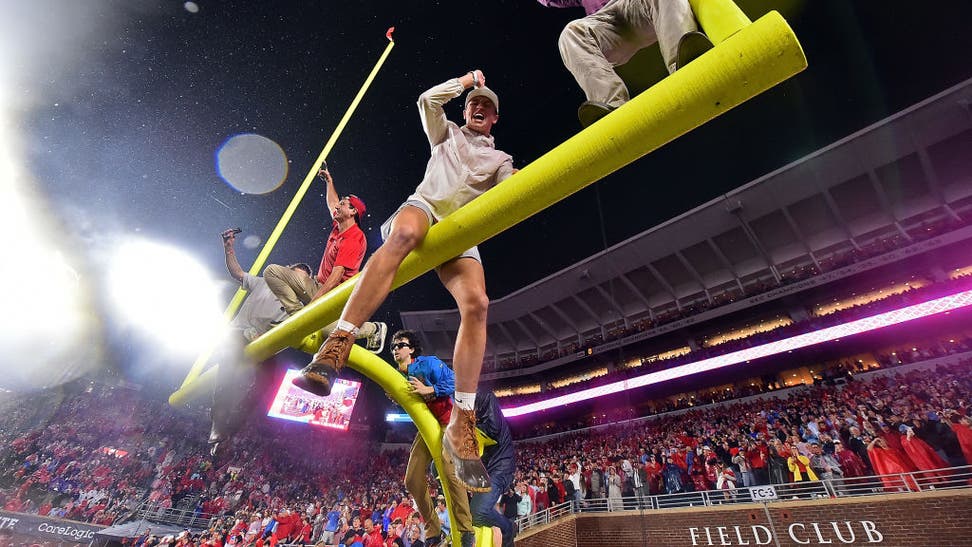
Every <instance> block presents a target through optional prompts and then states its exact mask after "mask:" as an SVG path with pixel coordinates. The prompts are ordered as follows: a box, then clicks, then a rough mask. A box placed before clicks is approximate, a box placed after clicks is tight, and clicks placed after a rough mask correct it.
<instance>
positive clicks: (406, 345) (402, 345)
mask: <svg viewBox="0 0 972 547" xmlns="http://www.w3.org/2000/svg"><path fill="white" fill-rule="evenodd" d="M391 347H392V349H402V348H411V347H413V346H412V344H409V343H408V342H395V343H394V344H392V346H391Z"/></svg>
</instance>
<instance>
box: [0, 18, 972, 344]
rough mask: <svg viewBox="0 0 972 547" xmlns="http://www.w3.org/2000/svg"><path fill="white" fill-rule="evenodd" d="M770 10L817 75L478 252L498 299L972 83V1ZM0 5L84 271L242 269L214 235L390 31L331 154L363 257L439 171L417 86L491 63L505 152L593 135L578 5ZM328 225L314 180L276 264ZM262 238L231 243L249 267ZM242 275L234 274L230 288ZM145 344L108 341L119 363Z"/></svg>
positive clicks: (318, 133)
mask: <svg viewBox="0 0 972 547" xmlns="http://www.w3.org/2000/svg"><path fill="white" fill-rule="evenodd" d="M752 4H754V5H755V4H760V5H770V4H772V3H770V2H761V1H755V2H752ZM778 5H781V6H783V8H781V9H783V10H784V11H783V13H784V16H785V17H786V18H787V19H788V20H789V21H790V23H791V24H792V25H793V27H794V29H795V31H796V34H797V36H798V37H799V39H800V40H801V43H802V44H803V47H804V49H805V51H806V55H807V58H808V61H809V69H808V70H807V71H805V72H804V73H802V74H800V75H798V76H797V77H796V78H794V79H793V80H791V81H789V82H786V83H784V84H782V85H780V86H778V87H777V88H775V89H773V90H771V91H770V92H768V93H766V94H764V95H761V96H759V97H757V98H756V99H754V100H753V101H751V102H749V103H747V104H746V105H743V106H742V107H740V108H738V109H736V110H735V111H733V112H730V113H729V114H728V115H725V116H723V117H721V118H720V119H717V120H715V121H713V122H710V123H708V124H707V125H706V126H704V127H702V128H701V129H698V130H696V131H694V132H692V133H691V134H689V135H687V136H685V137H683V138H681V139H679V140H678V142H676V143H673V144H671V145H669V146H666V147H664V148H662V149H661V150H659V151H657V152H655V153H653V154H651V155H650V156H648V157H646V158H643V159H642V160H640V161H638V162H636V163H635V164H633V165H631V166H628V167H626V168H624V169H623V170H621V171H620V172H618V173H616V174H614V175H611V176H610V177H608V178H606V179H605V180H603V181H601V182H599V183H597V184H595V185H593V186H592V187H590V188H588V189H586V190H584V191H582V192H580V193H578V194H576V195H574V196H572V197H571V198H569V199H568V200H566V201H565V202H562V203H560V204H557V205H555V206H553V207H551V208H550V209H549V210H547V211H544V212H543V213H541V214H539V215H537V216H536V217H534V218H532V219H530V220H529V221H527V222H524V223H523V224H521V225H519V226H516V227H514V228H513V229H511V230H509V231H507V232H506V233H504V234H501V235H500V236H497V237H496V238H494V239H493V240H491V241H489V242H487V243H485V244H483V245H482V246H481V250H482V254H483V256H484V261H485V266H486V273H487V283H488V289H489V292H490V294H491V296H493V297H499V296H503V295H506V294H508V293H510V292H511V291H514V290H516V289H518V288H520V287H522V286H524V285H526V284H529V283H531V282H533V281H536V280H538V279H540V278H542V277H544V276H547V275H549V274H551V273H554V272H556V271H557V270H559V269H562V268H564V267H566V266H569V265H570V264H572V263H574V262H576V261H578V260H580V259H583V258H584V257H587V256H589V255H591V254H593V253H596V252H598V251H600V250H602V249H604V248H605V247H607V246H610V245H612V244H614V243H617V242H619V241H621V240H623V239H626V238H628V237H630V236H632V235H635V234H637V233H639V232H641V231H643V230H645V229H648V228H650V227H652V226H654V225H656V224H658V223H660V222H662V221H664V220H667V219H669V218H671V217H673V216H675V215H678V214H680V213H682V212H685V211H686V210H688V209H690V208H692V207H695V206H697V205H699V204H702V203H704V202H706V201H708V200H710V199H712V198H714V197H717V196H718V195H720V194H721V193H724V192H726V191H728V190H730V189H733V188H736V187H738V186H740V185H742V184H745V183H746V182H749V181H750V180H752V179H754V178H757V177H759V176H761V175H763V174H765V173H767V172H769V171H771V170H773V169H776V168H779V167H781V166H783V165H785V164H787V163H789V162H791V161H793V160H796V159H799V158H800V157H802V156H804V155H806V154H808V153H810V152H813V151H815V150H817V149H819V148H821V147H823V146H826V145H828V144H830V143H831V142H833V141H835V140H837V139H839V138H842V137H844V136H846V135H848V134H850V133H853V132H855V131H857V130H859V129H862V128H863V127H865V126H867V125H869V124H871V123H874V122H876V121H878V120H880V119H882V118H884V117H886V116H888V115H891V114H893V113H895V112H897V111H898V110H900V109H902V108H904V107H907V106H909V105H911V104H913V103H915V102H917V101H920V100H922V99H924V98H926V97H928V96H930V95H932V94H934V93H937V92H939V91H941V90H943V89H945V88H947V87H949V86H952V85H954V84H956V83H958V82H961V81H963V80H965V79H967V78H969V77H970V76H972V63H970V62H969V58H970V53H972V37H970V33H969V32H968V31H969V23H968V22H969V21H972V3H970V2H967V1H964V0H961V1H959V0H955V1H946V2H940V3H936V4H934V5H935V7H936V9H935V10H934V11H929V10H928V7H926V6H925V5H923V4H921V3H914V2H907V3H906V2H901V1H885V2H873V1H846V0H841V1H837V0H835V1H827V0H814V1H812V2H806V5H805V6H803V7H800V6H799V4H796V3H794V2H792V1H790V2H785V3H779V4H778ZM4 6H5V7H4V11H5V13H4V22H3V23H2V24H0V25H2V28H0V30H2V31H3V34H4V35H6V36H7V37H6V38H2V39H0V45H2V46H3V50H4V52H3V53H0V61H2V62H3V64H2V65H0V78H3V80H2V81H0V85H2V86H3V87H2V91H0V93H2V94H0V98H2V99H3V100H4V102H6V103H7V105H6V107H5V108H6V109H7V113H6V116H7V118H8V120H12V122H11V123H10V125H11V126H12V129H10V130H8V131H7V134H5V135H3V136H2V137H0V138H2V139H4V140H6V141H7V142H6V143H5V144H4V146H8V145H10V144H13V141H16V143H15V144H16V146H15V147H14V148H13V150H14V152H13V158H12V161H13V162H14V163H15V164H16V165H17V166H18V167H19V168H20V169H21V170H23V171H25V172H27V173H29V174H30V178H31V180H33V188H32V190H33V191H35V192H36V193H37V198H38V203H40V204H41V205H40V207H41V208H42V209H43V210H44V213H45V214H46V215H49V216H50V217H52V218H53V219H54V227H55V230H56V232H57V233H58V234H59V235H58V239H59V241H60V243H61V244H62V245H64V246H67V247H70V248H72V249H74V250H75V253H76V256H77V257H78V260H79V263H78V264H76V268H77V269H78V271H79V272H81V275H82V277H84V276H89V277H98V276H101V275H103V274H104V268H105V267H106V266H105V265H104V264H102V263H99V261H98V260H97V258H96V256H97V254H98V253H97V251H96V250H97V249H98V248H100V247H102V246H104V245H105V242H106V241H109V240H111V239H113V238H116V237H118V236H120V235H130V234H135V233H137V234H140V235H143V236H146V237H150V238H154V239H156V240H160V241H165V242H167V243H169V244H172V245H175V246H177V247H180V248H183V249H184V250H186V251H187V252H188V253H190V254H191V255H193V256H195V257H196V258H197V259H198V260H200V261H202V262H203V263H204V264H205V265H206V267H207V268H209V269H210V270H211V272H212V275H213V276H214V277H221V278H225V279H227V280H228V279H229V278H228V276H226V275H225V271H224V268H223V262H222V261H223V254H222V248H221V245H220V244H219V240H218V237H217V234H218V233H219V232H220V231H221V230H223V229H224V228H227V227H231V226H240V227H242V228H243V230H244V232H243V234H242V235H241V236H240V237H241V238H242V237H245V236H252V235H255V236H257V237H259V238H260V240H261V241H263V240H265V239H266V237H267V236H268V235H269V233H270V231H271V229H272V228H273V226H274V225H275V223H276V221H277V219H278V218H279V217H280V215H281V213H282V212H283V210H284V208H285V207H286V205H287V204H288V203H289V201H290V199H291V197H292V196H293V194H294V192H295V191H296V189H297V187H298V186H299V184H300V182H301V181H302V179H303V177H304V175H305V174H306V173H307V171H308V169H309V168H310V166H311V164H312V162H313V161H314V159H315V158H316V157H317V154H318V153H319V152H320V150H321V148H322V147H323V145H324V143H325V142H326V140H327V139H328V137H329V136H330V135H331V132H332V131H333V130H334V128H335V126H336V125H337V123H338V121H339V119H340V117H341V116H342V115H343V113H344V111H345V109H346V107H347V105H348V104H349V103H350V101H351V99H352V98H353V97H354V94H355V93H356V92H357V90H358V88H359V87H360V85H361V83H362V82H363V81H364V78H365V77H366V76H367V74H368V72H369V71H370V70H371V68H372V67H373V66H374V64H375V62H376V61H377V59H378V57H379V55H380V54H381V52H382V51H383V50H384V48H385V46H386V44H387V42H386V40H385V31H386V29H387V28H388V27H390V26H395V27H396V31H395V35H394V36H395V41H396V46H395V48H394V50H393V51H392V53H391V56H390V57H389V59H388V61H387V62H386V64H385V66H384V68H383V69H382V71H381V72H380V73H379V75H378V77H377V78H376V80H375V82H374V84H373V85H372V87H371V89H370V91H369V92H368V94H367V95H366V97H365V98H364V100H363V101H362V103H361V104H360V106H359V108H358V110H357V113H356V114H355V115H354V117H353V118H352V119H351V121H350V123H349V124H348V127H347V128H346V129H345V131H344V133H343V135H342V137H341V139H340V141H338V143H337V145H336V147H335V148H334V150H333V152H332V153H331V154H330V156H329V157H328V164H329V165H330V167H331V172H332V173H333V175H334V177H335V181H336V184H337V188H338V191H339V192H340V193H342V194H346V193H355V194H357V195H359V196H361V197H362V198H363V199H364V200H365V201H366V202H367V205H368V213H369V214H368V217H367V218H366V219H365V222H364V228H365V230H366V233H367V234H368V238H369V246H370V249H369V250H374V248H376V247H377V246H378V245H379V243H380V240H379V235H378V227H379V225H380V224H381V222H382V221H383V220H384V219H385V218H386V217H387V216H388V215H389V214H390V213H392V212H393V211H394V210H395V208H397V206H398V205H399V204H400V203H401V202H402V200H403V199H404V198H405V197H406V196H407V195H408V194H409V193H411V191H412V190H413V189H414V187H415V186H416V185H417V184H418V182H419V181H420V180H421V177H422V173H423V172H424V168H425V164H426V161H427V160H428V143H427V141H426V139H425V136H424V133H423V132H422V128H421V125H420V122H419V117H418V114H417V109H416V107H415V101H416V98H417V97H418V95H419V94H420V93H421V92H422V91H424V90H425V89H427V88H429V87H431V86H432V85H434V84H437V83H439V82H441V81H443V80H446V79H448V78H452V77H455V76H459V75H461V74H463V73H465V72H466V71H468V70H471V69H473V68H479V69H482V70H483V72H484V73H485V74H486V78H487V82H488V84H489V86H490V87H491V88H492V89H494V90H495V91H496V92H497V93H498V94H499V97H500V101H501V108H500V111H501V117H500V123H499V125H497V126H496V128H495V130H494V135H495V136H496V142H497V146H498V148H501V149H502V150H504V151H506V152H508V153H510V154H511V155H512V156H513V157H514V163H515V165H516V166H517V167H523V166H525V165H526V164H528V163H529V162H530V161H532V160H533V159H535V158H537V157H539V156H540V155H542V154H543V153H544V152H546V151H548V150H550V149H551V148H553V147H554V146H556V145H557V144H559V143H561V142H563V141H564V140H565V139H566V138H568V137H569V136H571V135H572V134H574V133H576V132H577V131H578V130H579V125H578V123H577V120H576V116H575V112H576V108H577V106H578V104H579V103H580V102H581V101H582V100H583V95H582V93H581V91H580V90H579V88H578V87H577V86H576V84H575V82H574V80H573V78H572V77H571V75H570V74H569V73H568V72H567V71H566V69H564V68H563V65H562V63H561V61H560V55H559V52H558V49H557V37H558V35H559V33H560V30H561V29H562V28H563V26H564V25H565V24H566V23H567V22H568V21H570V20H571V19H574V18H577V17H580V16H582V15H583V11H582V10H580V9H551V8H544V7H542V6H540V5H539V4H537V3H536V2H532V1H529V0H518V1H512V0H495V1H491V2H490V1H481V2H475V3H473V2H462V1H459V0H448V1H443V2H432V1H422V2H419V1H415V0H409V1H395V2H325V1H314V2H312V1H303V2H292V1H282V0H278V1H273V2H254V1H247V2H227V1H221V2H212V1H207V0H198V1H197V2H196V3H195V5H194V6H188V7H198V10H194V9H193V10H190V9H187V6H186V5H184V4H183V2H181V1H169V2H139V1H127V0H126V1H121V0H106V1H97V2H96V1H84V2H71V1H69V0H63V1H51V0H44V1H39V2H25V3H21V4H14V3H12V2H6V3H4ZM750 15H758V14H752V13H751V14H750ZM649 60H650V63H652V65H651V66H649V67H648V69H647V70H649V71H650V70H655V72H656V73H660V67H661V61H660V58H650V59H649ZM652 67H653V68H652ZM460 111H461V103H460V101H455V102H454V103H452V104H450V105H448V107H447V112H448V113H449V115H450V117H451V119H453V120H454V121H460V119H461V118H460ZM240 133H256V134H259V135H262V136H264V137H267V138H269V139H271V140H273V141H275V142H276V143H277V144H279V146H280V147H281V148H282V149H283V151H284V152H285V153H286V157H287V159H288V161H289V168H290V170H289V175H288V176H287V178H286V180H285V182H284V184H283V185H282V186H281V187H280V188H279V189H278V190H276V191H275V192H273V193H270V194H267V195H243V194H241V193H239V192H237V191H235V190H234V189H233V188H231V187H229V186H228V185H227V184H226V183H225V182H224V181H223V180H221V179H220V177H219V175H218V173H217V171H216V168H215V161H214V158H215V155H216V152H217V150H218V148H219V147H220V145H221V144H222V143H223V142H224V141H226V140H227V139H228V138H229V137H231V136H233V135H237V134H240ZM329 229H330V220H329V218H328V215H327V212H326V210H325V205H324V198H323V184H322V183H318V184H316V185H315V186H314V187H313V188H312V190H311V191H310V192H309V193H308V194H307V196H306V197H305V199H304V201H303V203H302V204H301V206H300V208H299V209H298V211H297V213H296V214H295V215H294V217H293V219H292V221H291V222H290V224H289V226H288V228H287V230H286V231H285V232H284V235H283V237H282V238H281V241H280V242H279V243H278V245H277V247H276V250H275V251H274V252H273V254H272V255H271V258H270V262H281V263H290V262H297V261H304V262H308V263H310V264H312V265H313V266H315V267H316V265H317V262H318V261H319V260H320V255H321V252H322V251H323V248H324V241H325V240H326V237H327V233H328V230H329ZM258 250H259V249H258V248H257V249H247V248H246V247H244V246H243V245H238V251H239V256H240V261H241V263H242V264H243V266H244V268H248V267H249V265H250V264H251V263H252V260H253V258H255V257H256V253H257V251H258ZM14 259H15V258H14ZM164 273H165V272H153V271H146V272H145V283H146V286H153V287H158V286H159V284H158V281H159V280H160V278H164ZM162 286H163V287H164V284H162ZM165 288H166V289H167V290H178V288H177V287H165ZM230 290H231V285H230V283H228V282H227V283H226V285H225V293H226V295H225V298H228V296H229V294H230ZM450 306H451V301H450V299H449V297H448V295H447V293H445V291H444V290H443V289H442V288H441V287H440V286H439V284H438V281H437V280H436V279H435V278H434V277H433V276H431V275H427V276H424V277H423V278H422V279H420V280H418V281H416V282H415V283H413V284H411V285H410V286H408V287H406V288H403V289H401V290H399V291H398V292H397V293H395V294H394V295H393V296H392V297H391V298H390V299H389V300H388V301H387V302H386V304H385V306H384V307H383V308H382V309H381V310H380V311H379V316H380V317H379V318H383V319H385V320H388V321H390V322H391V323H392V328H393V329H394V328H396V327H397V323H398V319H397V312H398V311H399V310H416V309H430V308H440V307H450ZM103 320H104V321H105V322H106V323H109V324H110V323H111V321H112V319H111V317H110V316H107V315H106V316H105V317H104V319H103ZM109 330H110V329H109ZM130 350H131V348H130V347H128V346H124V345H121V346H115V347H114V348H113V350H112V351H113V353H114V360H116V361H118V360H121V361H124V359H125V354H126V352H127V351H130Z"/></svg>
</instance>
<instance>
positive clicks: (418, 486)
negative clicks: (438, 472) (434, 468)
mask: <svg viewBox="0 0 972 547" xmlns="http://www.w3.org/2000/svg"><path fill="white" fill-rule="evenodd" d="M444 459H445V460H448V458H444ZM431 463H432V453H431V452H429V447H428V445H426V444H425V440H424V439H423V438H422V435H416V436H415V441H413V442H412V450H411V452H410V453H409V455H408V465H407V466H406V467H405V488H406V489H407V490H408V492H409V493H410V494H412V496H414V497H415V504H416V505H418V511H419V514H420V515H422V518H423V519H425V533H426V537H432V536H435V535H437V534H440V533H441V532H442V523H441V522H439V517H438V515H436V513H435V507H434V505H433V504H432V497H431V496H429V485H428V482H427V481H426V473H427V470H428V468H429V465H430V464H431ZM449 466H450V463H449V462H448V461H446V467H447V469H446V470H445V472H444V474H445V476H446V477H445V486H446V488H448V489H449V496H450V498H451V500H452V514H451V515H450V517H451V518H453V519H455V523H454V524H453V525H454V526H456V527H457V528H458V530H459V531H460V532H472V531H473V524H472V513H471V512H470V510H469V497H468V496H467V495H466V489H465V488H464V487H463V486H462V483H460V482H459V480H458V479H456V477H455V473H453V472H452V469H449Z"/></svg>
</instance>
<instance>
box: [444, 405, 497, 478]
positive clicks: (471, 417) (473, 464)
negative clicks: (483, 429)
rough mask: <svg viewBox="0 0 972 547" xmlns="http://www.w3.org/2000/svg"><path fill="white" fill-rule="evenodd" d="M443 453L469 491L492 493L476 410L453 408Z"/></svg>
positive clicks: (445, 431) (445, 433)
mask: <svg viewBox="0 0 972 547" xmlns="http://www.w3.org/2000/svg"><path fill="white" fill-rule="evenodd" d="M442 452H443V456H445V457H446V458H449V459H450V460H451V461H452V465H453V467H454V471H455V475H456V478H457V479H459V481H460V482H462V483H463V484H465V485H466V489H467V490H471V491H473V492H489V473H487V472H486V467H485V466H484V465H483V462H482V460H481V459H479V441H478V440H477V439H476V412H475V411H472V410H463V409H461V408H459V407H457V406H454V407H452V416H451V417H450V419H449V425H447V426H446V428H445V430H444V431H443V432H442Z"/></svg>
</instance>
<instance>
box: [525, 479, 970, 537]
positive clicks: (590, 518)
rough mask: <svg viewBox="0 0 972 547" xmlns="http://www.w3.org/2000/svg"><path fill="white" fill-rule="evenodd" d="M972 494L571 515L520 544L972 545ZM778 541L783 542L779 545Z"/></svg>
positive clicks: (925, 493)
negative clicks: (971, 516)
mask: <svg viewBox="0 0 972 547" xmlns="http://www.w3.org/2000/svg"><path fill="white" fill-rule="evenodd" d="M970 515H972V490H961V491H943V492H922V493H916V494H896V495H880V496H871V497H860V498H853V499H846V500H833V499H826V500H814V501H809V500H808V501H786V502H776V503H771V504H769V505H768V506H766V507H765V508H764V507H763V506H762V505H751V504H750V505H745V506H733V507H728V506H726V507H707V508H682V509H662V510H653V511H645V512H637V511H624V512H616V513H597V514H581V515H574V516H571V517H567V518H564V519H561V520H559V521H557V522H554V523H551V524H549V525H547V526H545V527H543V528H540V529H537V530H535V531H534V530H529V531H527V532H524V534H522V535H521V536H520V537H518V538H517V541H516V545H517V547H571V546H587V545H598V546H600V545H611V546H629V545H630V546H641V545H657V546H664V547H683V546H684V547H699V546H705V547H709V546H720V547H721V546H725V545H753V546H756V545H771V546H776V545H779V546H781V547H800V546H803V545H833V546H838V545H881V546H888V547H911V546H915V547H919V546H920V547H934V546H943V547H944V546H950V547H952V546H966V545H967V546H972V518H970ZM777 540H778V543H777Z"/></svg>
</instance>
